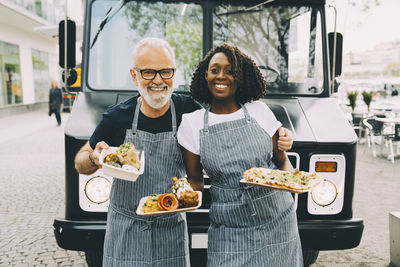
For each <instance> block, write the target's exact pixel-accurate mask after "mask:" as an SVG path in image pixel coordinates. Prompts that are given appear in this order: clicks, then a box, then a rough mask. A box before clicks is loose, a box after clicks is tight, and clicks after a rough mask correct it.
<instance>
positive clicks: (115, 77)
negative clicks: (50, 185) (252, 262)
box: [54, 0, 364, 266]
mask: <svg viewBox="0 0 400 267" xmlns="http://www.w3.org/2000/svg"><path fill="white" fill-rule="evenodd" d="M332 12H334V10H333V9H332V8H331V7H328V6H327V5H326V3H325V0H275V1H274V0H269V1H254V0H249V1H233V0H227V1H215V0H198V1H169V0H162V1H161V0H160V1H151V0H147V1H136V0H135V1H133V0H132V1H129V0H120V1H114V0H87V1H86V9H85V24H84V25H85V26H84V42H83V56H82V66H81V71H82V72H81V76H82V80H81V91H80V92H79V93H78V95H77V97H76V99H75V102H74V105H73V108H72V111H71V114H70V116H69V120H68V123H67V125H66V128H65V216H64V217H63V218H56V219H55V220H54V234H55V237H56V240H57V243H58V245H59V246H60V247H61V248H64V249H67V250H76V251H84V252H85V255H86V260H87V262H88V265H89V266H101V258H102V249H103V242H104V233H105V228H106V218H107V209H108V205H109V193H110V189H111V185H112V179H113V178H112V177H109V176H106V175H104V174H103V173H102V171H101V170H98V171H97V172H95V173H93V174H92V175H80V174H78V173H77V172H76V170H75V168H74V157H75V155H76V153H77V151H78V150H79V149H80V148H81V147H82V146H83V145H84V144H85V143H86V142H87V140H88V139H89V137H90V136H91V134H92V133H93V131H94V129H95V127H96V125H97V124H98V123H99V121H100V120H101V117H102V113H103V112H104V111H105V110H106V109H107V108H108V107H110V106H112V105H114V104H116V103H119V102H121V101H124V100H126V99H128V98H130V97H132V96H134V95H136V94H138V90H137V88H136V87H135V85H134V83H133V82H132V80H131V77H130V75H129V69H130V68H132V60H131V57H130V54H131V50H132V48H133V47H134V46H135V44H136V43H137V42H138V41H139V40H140V39H142V38H143V37H147V36H152V37H160V38H164V39H166V40H167V41H168V42H169V43H170V44H171V46H172V47H173V49H174V51H175V55H176V68H177V72H176V74H175V80H174V87H175V88H174V92H175V93H177V94H189V84H190V80H191V76H192V73H193V71H194V70H195V68H196V65H197V64H198V62H199V61H200V60H201V59H202V58H203V56H204V55H205V54H206V53H207V52H208V51H209V50H210V49H211V48H212V47H213V46H215V45H217V44H219V43H222V42H228V43H231V44H234V45H236V46H238V47H240V48H241V49H242V50H243V51H244V52H245V53H247V54H248V55H249V56H251V57H252V58H253V59H254V60H255V62H256V64H257V65H258V66H259V68H260V70H261V71H262V73H263V75H264V77H265V79H266V81H267V84H268V88H267V95H266V97H265V98H264V99H262V101H264V102H265V103H266V104H267V105H268V106H269V107H270V108H271V110H272V111H273V112H274V114H275V116H276V117H277V119H278V120H279V121H280V122H281V123H282V124H283V126H284V127H286V128H288V129H290V130H291V131H292V133H293V139H294V143H293V147H292V149H291V150H290V151H289V152H288V155H289V159H290V161H291V162H292V165H293V166H294V167H296V168H298V169H299V170H302V171H306V172H314V173H317V174H318V175H320V176H321V177H323V178H324V179H325V180H324V181H323V183H321V184H320V186H317V187H315V188H314V189H313V190H312V191H311V192H307V193H303V194H293V198H294V201H295V205H296V212H297V219H298V227H299V233H300V237H301V243H302V249H303V258H304V263H305V265H309V264H311V263H313V262H315V261H316V259H317V257H318V253H319V251H321V250H343V249H351V248H354V247H357V246H358V245H359V243H360V240H361V236H362V232H363V228H364V223H363V220H362V218H353V205H352V202H353V194H354V182H355V170H356V166H355V165H356V144H357V136H356V134H355V133H354V131H353V129H352V127H351V126H350V124H349V123H348V121H347V119H346V118H345V116H344V114H343V112H342V111H341V109H340V108H339V106H338V104H337V101H336V99H335V98H334V97H332V94H333V92H334V91H335V90H336V87H337V84H338V83H337V81H336V77H338V76H339V75H340V74H341V56H342V55H341V48H342V45H341V41H342V35H341V34H340V33H337V32H335V31H333V32H328V28H329V27H328V26H329V25H335V23H336V21H335V19H334V16H333V19H329V20H328V18H327V15H328V13H329V14H333V13H332ZM328 23H329V24H328ZM209 188H210V183H209V181H208V179H207V177H206V178H205V188H204V192H203V202H202V206H201V207H200V208H199V209H197V210H194V211H191V212H187V223H188V231H189V245H190V258H191V264H192V266H205V264H206V259H207V229H208V226H209V217H208V209H209V207H210V203H211V199H210V194H209Z"/></svg>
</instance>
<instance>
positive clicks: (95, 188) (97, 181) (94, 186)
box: [85, 176, 111, 204]
mask: <svg viewBox="0 0 400 267" xmlns="http://www.w3.org/2000/svg"><path fill="white" fill-rule="evenodd" d="M110 191H111V183H110V181H108V180H107V179H106V178H104V177H101V176H96V177H93V178H91V179H90V180H89V181H87V183H86V185H85V194H86V197H87V198H88V199H89V200H90V201H92V202H94V203H98V204H100V203H103V202H106V201H107V200H108V199H109V197H110Z"/></svg>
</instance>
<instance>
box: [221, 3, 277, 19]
mask: <svg viewBox="0 0 400 267" xmlns="http://www.w3.org/2000/svg"><path fill="white" fill-rule="evenodd" d="M274 1H275V0H267V1H264V2H262V3H260V4H257V5H255V6H251V7H248V8H244V9H241V10H236V11H231V12H225V13H219V14H217V16H218V17H219V16H229V15H233V14H238V13H252V12H260V11H261V10H259V9H257V10H253V9H255V8H257V7H259V6H263V5H265V4H269V3H271V2H274Z"/></svg>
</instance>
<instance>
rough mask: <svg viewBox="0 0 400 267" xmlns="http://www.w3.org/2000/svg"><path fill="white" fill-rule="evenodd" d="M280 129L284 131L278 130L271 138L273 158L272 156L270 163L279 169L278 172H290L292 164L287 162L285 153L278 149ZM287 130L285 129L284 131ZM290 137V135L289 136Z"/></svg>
mask: <svg viewBox="0 0 400 267" xmlns="http://www.w3.org/2000/svg"><path fill="white" fill-rule="evenodd" d="M281 129H282V130H283V129H285V128H279V129H278V131H276V132H275V134H274V136H272V144H273V156H272V161H273V162H274V163H275V165H276V166H277V167H278V168H279V169H280V170H285V171H290V170H292V169H293V166H292V164H291V163H290V161H289V158H288V156H287V155H286V152H285V151H282V149H280V148H279V147H278V143H279V141H278V139H280V137H279V131H281ZM286 130H287V129H286ZM288 132H289V133H290V131H289V130H288ZM290 136H291V135H290ZM290 140H291V141H290V147H291V143H292V141H293V140H292V138H291V137H290Z"/></svg>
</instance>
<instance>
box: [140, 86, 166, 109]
mask: <svg viewBox="0 0 400 267" xmlns="http://www.w3.org/2000/svg"><path fill="white" fill-rule="evenodd" d="M149 87H167V90H165V91H163V92H156V91H152V89H150V88H149ZM139 93H140V95H141V96H142V97H143V98H144V100H145V101H146V102H147V104H149V106H150V107H152V108H155V109H159V108H162V107H164V106H165V104H167V102H168V101H169V100H170V99H171V95H172V87H171V88H170V87H168V85H167V84H165V83H163V84H154V83H151V84H149V85H148V86H146V87H145V88H143V87H141V86H139Z"/></svg>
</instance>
